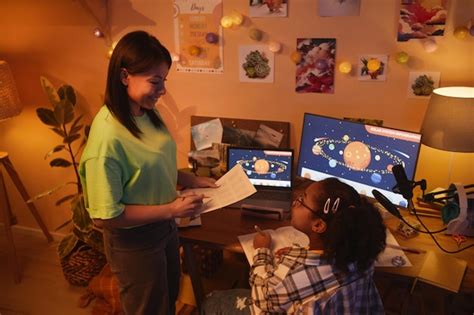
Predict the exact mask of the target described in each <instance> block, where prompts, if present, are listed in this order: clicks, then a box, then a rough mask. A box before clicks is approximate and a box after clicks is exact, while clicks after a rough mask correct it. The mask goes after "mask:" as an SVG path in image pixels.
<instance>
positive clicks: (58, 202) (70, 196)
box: [55, 194, 76, 206]
mask: <svg viewBox="0 0 474 315" xmlns="http://www.w3.org/2000/svg"><path fill="white" fill-rule="evenodd" d="M75 196H76V194H73V195H67V196H64V197H62V198H61V199H59V200H57V201H56V203H55V205H56V206H59V205H61V204H62V203H64V202H66V201H68V200H71V199H72V198H74V197H75Z"/></svg>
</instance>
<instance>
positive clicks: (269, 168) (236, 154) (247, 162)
mask: <svg viewBox="0 0 474 315" xmlns="http://www.w3.org/2000/svg"><path fill="white" fill-rule="evenodd" d="M236 164H240V165H241V166H242V168H243V169H244V172H245V174H247V176H248V178H249V180H250V182H251V183H252V184H253V185H254V186H256V188H257V189H258V188H264V187H272V188H282V189H288V188H291V183H292V180H291V179H292V178H291V176H292V173H293V171H292V165H293V150H291V149H263V148H243V147H229V148H228V151H227V165H228V167H229V169H231V168H232V167H233V166H234V165H236Z"/></svg>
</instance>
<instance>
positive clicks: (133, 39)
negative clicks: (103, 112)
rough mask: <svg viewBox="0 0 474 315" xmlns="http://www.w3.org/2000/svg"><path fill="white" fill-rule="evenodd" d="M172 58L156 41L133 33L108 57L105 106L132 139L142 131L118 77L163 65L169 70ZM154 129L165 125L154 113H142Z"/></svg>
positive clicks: (142, 34)
mask: <svg viewBox="0 0 474 315" xmlns="http://www.w3.org/2000/svg"><path fill="white" fill-rule="evenodd" d="M171 62H172V61H171V55H170V53H169V51H168V49H166V47H165V46H163V45H162V44H161V43H160V41H159V40H158V39H156V37H154V36H152V35H150V34H149V33H147V32H144V31H134V32H131V33H128V34H126V35H125V36H123V37H122V38H121V39H120V41H119V42H118V43H117V45H116V46H115V48H114V51H113V53H112V56H111V57H110V62H109V68H108V72H107V83H106V88H105V105H106V106H107V108H108V109H109V110H110V112H111V113H112V114H113V115H114V117H115V118H116V119H117V120H118V121H119V122H120V123H121V124H122V125H123V126H125V127H126V128H127V129H128V130H129V131H130V132H131V133H132V134H133V135H134V136H135V137H137V138H140V134H141V133H142V131H141V130H140V128H138V126H137V124H136V123H135V121H134V119H133V117H132V113H131V111H130V105H129V101H128V94H127V88H126V86H124V85H123V84H122V81H121V78H120V73H121V72H122V69H124V68H125V69H127V72H128V73H130V74H137V73H143V72H146V71H148V70H150V69H151V68H153V67H155V66H158V65H160V64H162V63H166V64H167V65H168V68H170V67H171ZM145 112H146V114H147V115H148V117H149V118H150V120H151V122H152V123H153V125H154V126H155V127H156V128H158V129H160V128H163V127H164V123H163V122H162V120H161V119H160V117H159V116H158V114H157V113H156V112H155V111H154V110H145Z"/></svg>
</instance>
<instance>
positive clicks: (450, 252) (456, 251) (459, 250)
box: [404, 202, 474, 254]
mask: <svg viewBox="0 0 474 315" xmlns="http://www.w3.org/2000/svg"><path fill="white" fill-rule="evenodd" d="M410 204H411V202H410ZM412 210H413V213H414V214H415V217H416V218H417V220H418V221H419V222H420V224H421V226H423V228H424V229H425V230H427V231H429V230H428V228H427V227H426V225H425V224H424V223H423V222H422V221H421V219H420V217H419V216H418V213H416V209H415V207H412ZM404 222H405V221H404ZM410 227H411V226H410ZM415 230H416V229H415ZM445 230H446V228H445ZM418 231H419V230H418ZM419 232H421V231H419ZM427 234H429V235H430V236H431V238H432V239H433V241H434V242H435V244H436V245H437V246H438V247H439V249H441V250H442V251H443V252H445V253H448V254H456V253H459V252H462V251H463V250H466V249H468V248H471V247H473V246H474V244H471V245H468V246H466V247H463V248H460V249H458V250H446V249H444V248H443V247H442V246H441V245H440V244H439V243H438V241H437V240H436V238H435V237H434V236H433V234H434V232H432V233H427Z"/></svg>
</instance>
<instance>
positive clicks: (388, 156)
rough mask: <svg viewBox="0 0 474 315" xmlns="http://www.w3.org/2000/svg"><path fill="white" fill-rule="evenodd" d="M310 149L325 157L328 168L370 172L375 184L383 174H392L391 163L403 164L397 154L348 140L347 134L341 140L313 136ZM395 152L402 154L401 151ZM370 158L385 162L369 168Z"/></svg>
mask: <svg viewBox="0 0 474 315" xmlns="http://www.w3.org/2000/svg"><path fill="white" fill-rule="evenodd" d="M311 151H312V153H313V154H314V155H317V156H320V157H322V158H324V159H326V160H327V161H328V166H329V167H330V168H336V167H337V166H338V165H340V166H344V167H346V168H348V169H349V170H353V171H359V172H365V173H370V174H371V175H370V181H372V182H373V183H375V184H379V183H381V182H382V179H383V175H386V174H392V167H393V165H395V164H403V160H402V159H401V158H400V157H399V156H397V155H395V154H393V153H391V152H389V151H387V150H384V149H382V148H377V147H374V146H371V145H367V144H365V143H363V142H362V141H350V138H349V136H347V135H344V136H343V137H342V139H341V140H338V139H329V138H326V137H324V138H315V139H314V145H313V147H312V148H311ZM397 153H400V154H401V155H404V154H403V152H397ZM341 155H342V160H341ZM372 160H374V161H376V162H377V163H386V164H385V165H384V166H383V168H381V169H379V168H370V165H371V163H372V162H373V161H372Z"/></svg>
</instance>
